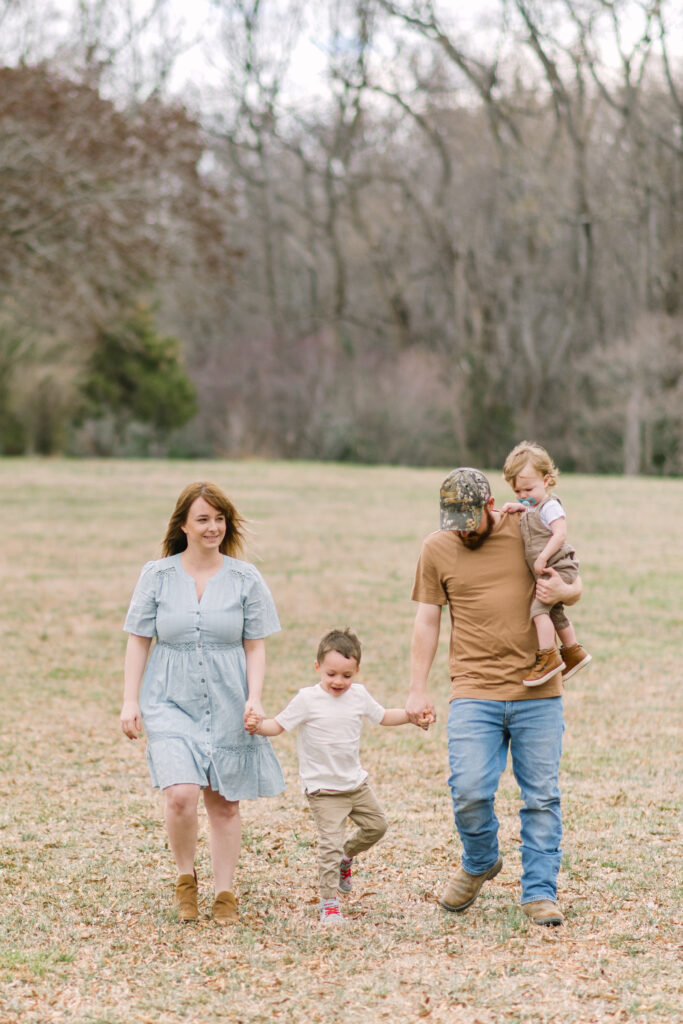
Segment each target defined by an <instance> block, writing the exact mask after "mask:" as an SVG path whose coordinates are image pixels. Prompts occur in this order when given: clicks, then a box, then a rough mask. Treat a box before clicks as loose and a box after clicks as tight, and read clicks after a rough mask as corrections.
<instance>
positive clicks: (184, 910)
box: [175, 871, 199, 924]
mask: <svg viewBox="0 0 683 1024" xmlns="http://www.w3.org/2000/svg"><path fill="white" fill-rule="evenodd" d="M175 905H176V907H177V910H178V920H179V921H183V922H184V923H185V924H187V923H188V922H190V921H196V920H197V918H198V917H199V910H198V908H197V872H196V871H195V872H194V873H193V874H191V875H180V876H179V878H178V881H177V882H176V887H175Z"/></svg>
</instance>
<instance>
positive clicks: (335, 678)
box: [245, 629, 431, 925]
mask: <svg viewBox="0 0 683 1024" xmlns="http://www.w3.org/2000/svg"><path fill="white" fill-rule="evenodd" d="M360 658H361V647H360V642H359V640H358V637H357V636H355V634H354V633H352V632H351V631H350V630H349V629H345V630H343V631H342V630H337V629H335V630H332V631H331V632H329V633H327V634H326V635H325V636H324V637H323V638H322V640H321V641H320V645H319V647H318V654H317V658H316V661H315V669H316V672H317V673H318V674H319V676H320V682H318V683H316V684H315V685H314V686H307V687H304V689H302V690H299V692H298V693H297V695H296V696H295V697H294V698H293V699H292V700H291V701H290V702H289V704H288V705H287V707H286V708H285V709H284V710H283V711H281V712H280V714H279V715H276V716H275V718H260V719H259V716H258V715H256V714H255V713H254V712H252V714H251V715H248V716H247V718H246V721H245V725H246V729H247V731H248V732H250V733H256V734H257V735H259V736H279V734H280V733H281V732H283V730H285V729H286V730H287V731H289V730H291V729H297V737H296V739H297V753H298V756H299V774H300V776H301V788H302V790H303V791H304V793H305V794H306V799H307V800H308V803H309V806H310V808H311V812H312V814H313V818H314V821H315V824H316V826H317V829H318V834H319V844H318V874H319V880H320V920H321V921H322V922H323V924H326V925H329V924H337V923H340V922H341V921H342V913H341V910H340V907H339V900H338V898H337V891H338V890H340V891H341V892H350V891H351V885H352V882H351V865H352V863H353V859H354V857H355V856H356V855H357V854H359V853H362V852H363V850H368V849H369V848H370V847H371V846H374V844H375V843H376V842H377V841H378V840H379V839H381V838H382V836H383V835H384V833H385V832H386V830H387V821H386V818H385V817H384V813H383V811H382V808H381V807H380V805H379V804H378V802H377V799H376V797H375V795H374V793H373V792H372V790H371V788H370V786H369V784H368V781H367V778H368V773H367V772H366V771H365V769H364V768H362V767H361V763H360V758H359V748H360V734H361V728H362V725H363V718H369V719H370V721H371V722H374V723H375V725H405V724H407V722H408V721H409V719H408V715H407V714H406V712H405V711H404V710H403V708H389V709H388V710H386V709H385V708H383V707H382V705H381V704H378V703H377V701H376V700H374V698H373V697H371V696H370V694H369V693H368V691H367V690H366V689H365V687H364V686H363V685H362V684H361V683H358V682H355V679H356V676H357V675H358V669H359V666H360ZM430 721H431V719H430ZM428 724H429V722H427V721H425V722H421V723H420V725H421V726H422V728H426V727H427V725H428ZM347 818H351V820H352V821H353V822H354V824H355V825H356V826H357V829H356V831H355V832H354V833H353V834H352V835H350V836H349V837H348V839H346V841H345V840H344V826H345V822H346V819H347Z"/></svg>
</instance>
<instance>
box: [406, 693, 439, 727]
mask: <svg viewBox="0 0 683 1024" xmlns="http://www.w3.org/2000/svg"><path fill="white" fill-rule="evenodd" d="M406 714H407V716H408V718H409V719H410V721H411V722H412V724H413V725H418V726H419V727H420V729H425V730H427V729H428V728H429V726H430V725H431V724H432V722H435V721H436V711H435V709H434V705H433V704H432V702H431V701H430V699H429V697H428V696H427V695H426V694H424V695H422V696H417V695H415V694H412V693H411V694H408V700H407V701H406Z"/></svg>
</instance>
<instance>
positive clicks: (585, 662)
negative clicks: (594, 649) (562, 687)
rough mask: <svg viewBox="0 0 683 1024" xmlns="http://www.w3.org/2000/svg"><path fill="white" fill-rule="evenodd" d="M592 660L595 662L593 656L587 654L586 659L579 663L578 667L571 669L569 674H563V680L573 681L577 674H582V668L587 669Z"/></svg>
mask: <svg viewBox="0 0 683 1024" xmlns="http://www.w3.org/2000/svg"><path fill="white" fill-rule="evenodd" d="M592 660H593V655H592V654H587V655H586V657H585V658H583V659H582V660H581V661H580V662H579V664H578V665H574V668H570V669H569V671H568V672H563V673H562V678H563V679H565V680H566V679H571V677H572V676H575V675H576V673H577V672H580V671H581V669H582V668H585V667H586V665H588V664H590V662H591V661H592Z"/></svg>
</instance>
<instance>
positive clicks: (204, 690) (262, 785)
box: [123, 554, 285, 800]
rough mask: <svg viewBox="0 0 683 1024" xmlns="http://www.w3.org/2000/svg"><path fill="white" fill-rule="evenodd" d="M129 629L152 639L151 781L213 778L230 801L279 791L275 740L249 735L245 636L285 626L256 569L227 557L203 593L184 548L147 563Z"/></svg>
mask: <svg viewBox="0 0 683 1024" xmlns="http://www.w3.org/2000/svg"><path fill="white" fill-rule="evenodd" d="M123 628H124V630H125V631H126V632H127V633H134V634H136V635H137V636H148V637H155V638H156V643H155V644H154V645H153V646H152V650H151V653H150V656H149V659H148V662H147V667H146V670H145V675H144V679H143V682H142V690H141V693H140V710H141V712H142V720H143V723H144V726H145V732H146V734H147V763H148V765H149V772H150V775H151V777H152V785H153V786H156V787H158V788H160V789H165V788H166V787H167V786H173V785H176V784H178V783H194V784H195V785H199V786H210V787H211V789H214V790H216V791H217V792H219V793H220V794H221V795H222V796H224V797H225V798H226V800H245V799H254V798H255V797H259V796H274V795H275V794H277V793H281V792H282V790H283V789H284V788H285V783H284V778H283V775H282V769H281V768H280V764H279V762H278V759H277V757H276V756H275V752H274V750H273V748H272V746H271V745H270V742H269V741H268V740H267V739H266V738H265V737H264V736H251V735H250V734H249V733H248V732H246V730H245V728H244V723H243V715H244V705H245V702H246V699H247V677H246V659H245V655H244V647H243V645H242V640H243V639H245V640H255V639H259V638H262V637H266V636H270V634H271V633H276V632H277V631H278V630H279V629H280V623H279V621H278V617H277V612H276V610H275V604H274V602H273V598H272V597H271V594H270V591H269V590H268V587H267V586H266V584H265V582H264V580H263V577H262V576H261V574H260V572H259V571H258V569H256V567H255V566H253V565H251V564H250V563H249V562H241V561H239V560H238V559H236V558H229V557H227V556H226V555H224V556H223V565H222V567H221V568H220V569H219V570H218V572H217V573H216V574H215V575H214V576H212V577H211V578H210V579H209V580H207V583H206V588H205V590H204V593H203V595H202V599H201V601H199V600H198V599H197V591H196V588H195V581H194V579H193V578H192V576H190V575H189V573H187V572H185V570H184V569H183V567H182V565H181V561H180V555H179V554H177V555H171V556H170V558H161V559H159V560H158V561H154V562H147V564H146V565H145V566H143V569H142V572H141V574H140V579H139V580H138V583H137V586H136V587H135V591H134V593H133V597H132V599H131V603H130V608H129V609H128V614H127V616H126V622H125V625H124V627H123Z"/></svg>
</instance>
